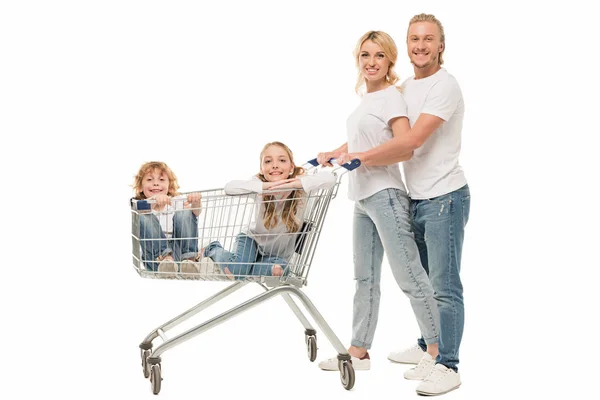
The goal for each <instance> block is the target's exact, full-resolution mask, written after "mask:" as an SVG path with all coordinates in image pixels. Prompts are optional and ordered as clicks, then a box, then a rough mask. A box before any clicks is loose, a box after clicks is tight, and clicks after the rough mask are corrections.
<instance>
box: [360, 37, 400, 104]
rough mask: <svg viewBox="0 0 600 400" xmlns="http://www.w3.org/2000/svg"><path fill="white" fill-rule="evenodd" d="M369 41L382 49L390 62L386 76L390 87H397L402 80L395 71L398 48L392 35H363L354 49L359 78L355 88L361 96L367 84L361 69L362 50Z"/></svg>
mask: <svg viewBox="0 0 600 400" xmlns="http://www.w3.org/2000/svg"><path fill="white" fill-rule="evenodd" d="M367 40H370V41H372V42H373V43H375V44H377V45H378V46H379V47H381V48H382V49H383V51H384V53H385V55H386V56H387V58H388V59H389V60H390V65H389V68H388V71H387V73H386V74H385V80H386V81H387V82H388V83H389V84H390V85H395V84H396V82H398V80H399V79H400V78H399V77H398V75H396V72H395V71H394V66H395V65H396V60H397V59H398V48H397V47H396V43H395V42H394V39H392V37H391V36H390V35H388V34H387V33H385V32H383V31H369V32H367V33H365V34H364V35H362V36H361V37H360V39H358V42H357V43H356V48H355V49H354V60H355V61H356V67H357V68H358V78H357V80H356V85H355V86H354V91H355V92H356V93H357V94H359V95H360V94H361V92H360V87H361V86H362V85H363V84H364V83H365V77H364V76H363V75H362V72H361V71H360V68H359V65H360V64H359V58H360V48H361V47H362V45H363V43H364V42H366V41H367ZM398 90H400V88H398Z"/></svg>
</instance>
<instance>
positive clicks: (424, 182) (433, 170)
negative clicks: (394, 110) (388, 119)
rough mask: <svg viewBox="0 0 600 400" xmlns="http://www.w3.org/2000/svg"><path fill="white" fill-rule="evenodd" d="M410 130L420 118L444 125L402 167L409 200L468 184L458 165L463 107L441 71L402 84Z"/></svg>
mask: <svg viewBox="0 0 600 400" xmlns="http://www.w3.org/2000/svg"><path fill="white" fill-rule="evenodd" d="M402 89H403V91H402V93H403V95H404V100H405V101H406V104H407V106H408V119H409V122H410V126H411V127H412V126H414V124H415V122H417V119H418V118H419V115H420V114H431V115H435V116H437V117H439V118H441V119H443V120H444V121H445V122H443V123H442V125H441V126H440V127H439V129H438V130H436V131H435V132H433V134H432V135H431V136H430V137H429V138H428V139H427V140H426V141H425V143H424V144H423V145H422V146H421V147H419V148H418V149H416V150H415V151H414V154H413V156H412V158H411V159H410V160H408V161H405V162H404V163H403V168H404V175H405V178H406V186H408V193H409V195H410V197H411V199H417V200H418V199H431V198H433V197H437V196H441V195H444V194H447V193H450V192H452V191H454V190H457V189H460V188H461V187H463V186H464V185H466V184H467V179H466V177H465V174H464V172H463V170H462V168H461V166H460V164H459V162H458V158H459V154H460V147H461V131H462V124H463V116H464V112H465V106H464V102H463V97H462V92H461V90H460V87H459V85H458V82H457V81H456V79H455V78H454V77H453V76H452V75H450V74H449V73H448V71H446V69H445V68H442V69H440V70H439V71H438V72H436V73H435V74H433V75H431V76H428V77H427V78H423V79H416V80H415V79H414V77H411V78H408V79H407V80H406V81H404V83H403V84H402Z"/></svg>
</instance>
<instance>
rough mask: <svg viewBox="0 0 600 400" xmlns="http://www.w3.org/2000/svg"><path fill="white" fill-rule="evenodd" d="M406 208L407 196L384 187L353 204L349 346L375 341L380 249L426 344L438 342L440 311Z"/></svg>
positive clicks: (365, 344)
mask: <svg viewBox="0 0 600 400" xmlns="http://www.w3.org/2000/svg"><path fill="white" fill-rule="evenodd" d="M409 207H410V200H409V198H408V196H407V195H406V193H404V192H403V191H401V190H399V189H384V190H382V191H380V192H377V193H375V194H374V195H372V196H371V197H368V198H366V199H363V200H360V201H358V202H357V203H356V204H355V206H354V227H353V241H354V244H353V248H354V277H355V280H356V292H355V294H354V309H353V320H352V341H351V344H352V345H353V346H358V347H365V348H367V349H369V348H371V344H372V342H373V337H374V335H375V328H376V326H377V319H378V315H379V299H380V297H381V291H380V280H381V264H382V261H383V253H384V250H385V254H386V255H387V259H388V263H389V265H390V267H391V269H392V273H393V274H394V278H395V279H396V282H397V283H398V286H400V289H401V290H402V292H404V294H405V295H406V296H407V297H408V298H409V300H410V304H411V306H412V309H413V312H414V314H415V317H416V318H417V323H418V325H419V329H420V330H421V334H422V336H423V337H424V338H425V342H426V343H437V342H438V336H439V333H438V332H439V313H438V309H437V304H436V301H435V299H434V297H433V296H434V294H433V288H432V286H431V283H430V282H429V279H428V278H427V274H426V272H425V269H424V268H423V266H422V265H421V262H420V261H419V250H418V249H417V244H416V243H415V239H414V236H413V233H412V231H411V228H410V216H409Z"/></svg>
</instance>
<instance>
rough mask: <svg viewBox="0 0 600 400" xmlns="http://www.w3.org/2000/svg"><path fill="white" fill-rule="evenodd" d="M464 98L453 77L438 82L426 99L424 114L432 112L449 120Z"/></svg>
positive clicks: (422, 110)
mask: <svg viewBox="0 0 600 400" xmlns="http://www.w3.org/2000/svg"><path fill="white" fill-rule="evenodd" d="M461 98H462V94H461V91H460V88H459V87H458V84H457V83H456V82H455V81H454V80H451V79H445V80H441V81H438V82H436V83H435V84H434V85H433V86H432V87H431V89H430V90H429V93H428V94H427V98H426V99H425V104H424V105H423V109H421V113H422V114H431V115H435V116H436V117H439V118H441V119H443V120H444V121H448V120H449V119H450V117H451V116H452V114H454V111H456V108H457V107H458V104H459V102H460V100H461Z"/></svg>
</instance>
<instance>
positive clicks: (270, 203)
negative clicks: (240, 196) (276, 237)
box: [256, 142, 306, 232]
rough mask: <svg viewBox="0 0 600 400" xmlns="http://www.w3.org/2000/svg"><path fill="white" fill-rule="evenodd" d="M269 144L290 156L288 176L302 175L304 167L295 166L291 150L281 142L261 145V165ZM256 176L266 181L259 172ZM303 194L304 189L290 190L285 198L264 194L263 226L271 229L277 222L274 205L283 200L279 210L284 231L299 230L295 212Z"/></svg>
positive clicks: (299, 223)
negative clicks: (291, 167)
mask: <svg viewBox="0 0 600 400" xmlns="http://www.w3.org/2000/svg"><path fill="white" fill-rule="evenodd" d="M271 146H278V147H281V148H282V149H283V150H284V151H285V152H286V153H287V155H288V157H289V158H290V162H291V163H292V164H294V170H293V171H292V173H291V175H290V176H289V177H290V178H296V177H298V176H301V175H304V173H305V172H306V171H305V170H304V168H302V167H298V166H296V163H295V162H294V154H293V153H292V150H290V148H289V147H287V146H286V145H285V144H283V143H281V142H270V143H267V144H266V145H265V146H264V147H263V149H262V151H261V152H260V165H262V159H263V155H264V153H265V151H266V150H267V149H268V148H269V147H271ZM256 176H257V177H258V179H260V180H261V181H263V182H268V181H267V179H266V178H265V177H264V175H263V174H262V173H260V172H259V173H258V174H256ZM303 194H304V191H302V190H298V189H296V190H294V191H292V193H291V194H290V196H289V197H287V198H286V199H285V200H277V199H276V198H275V196H273V195H272V194H264V195H263V201H264V204H265V211H264V213H263V224H264V225H265V228H267V229H273V228H275V227H276V226H277V225H278V224H279V222H280V221H279V215H278V214H279V213H278V212H276V208H275V206H276V205H277V203H279V202H280V201H283V202H284V205H283V210H282V211H281V218H282V221H284V222H285V227H286V231H287V232H298V231H299V230H300V226H301V222H300V221H299V220H298V218H297V217H296V213H297V212H298V210H299V209H300V206H301V205H302V200H301V198H302V196H303Z"/></svg>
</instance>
